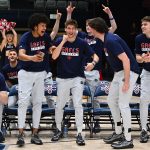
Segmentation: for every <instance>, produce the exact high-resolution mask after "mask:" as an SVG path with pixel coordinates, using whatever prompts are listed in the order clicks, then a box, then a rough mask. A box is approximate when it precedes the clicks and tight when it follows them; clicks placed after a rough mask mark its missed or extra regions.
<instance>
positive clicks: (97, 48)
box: [78, 32, 103, 71]
mask: <svg viewBox="0 0 150 150" xmlns="http://www.w3.org/2000/svg"><path fill="white" fill-rule="evenodd" d="M78 37H80V38H82V39H84V40H85V41H86V42H87V43H88V45H89V46H90V47H91V48H92V50H93V51H94V52H95V53H96V55H97V56H98V57H99V62H98V63H97V64H96V65H95V67H94V68H93V70H98V71H100V70H101V69H102V55H103V43H102V42H101V41H100V40H99V39H96V38H94V37H93V36H89V35H88V34H87V33H85V32H78ZM86 61H87V62H91V61H92V60H91V57H90V58H87V60H86Z"/></svg>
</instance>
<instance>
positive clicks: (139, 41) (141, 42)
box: [135, 34, 150, 71]
mask: <svg viewBox="0 0 150 150" xmlns="http://www.w3.org/2000/svg"><path fill="white" fill-rule="evenodd" d="M147 52H150V38H147V37H146V35H145V34H139V35H137V36H136V38H135V53H136V54H140V55H142V54H143V53H147ZM142 67H143V68H144V69H145V70H147V71H150V63H143V66H142Z"/></svg>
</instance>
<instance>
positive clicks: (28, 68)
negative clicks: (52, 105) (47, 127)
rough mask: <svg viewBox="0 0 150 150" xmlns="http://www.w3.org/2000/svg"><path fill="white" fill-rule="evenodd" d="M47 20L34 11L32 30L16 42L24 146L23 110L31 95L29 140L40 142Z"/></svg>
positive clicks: (47, 68) (30, 22) (47, 42)
mask: <svg viewBox="0 0 150 150" xmlns="http://www.w3.org/2000/svg"><path fill="white" fill-rule="evenodd" d="M48 23H49V19H48V18H47V16H45V15H44V14H38V13H37V14H33V15H32V16H31V17H30V19H29V28H30V29H31V31H29V32H26V33H25V34H23V35H22V37H21V39H20V43H19V59H20V60H21V70H20V71H19V72H18V90H19V100H18V127H19V135H18V141H17V145H18V146H24V144H25V142H24V138H23V128H24V126H25V117H26V110H27V107H28V104H29V101H30V97H32V104H33V109H32V110H33V113H32V120H33V131H32V137H31V143H33V144H38V145H41V144H43V143H42V140H41V139H40V138H39V136H38V134H37V133H38V127H39V122H40V118H41V106H42V100H43V99H44V78H45V76H46V71H49V66H48V64H49V63H48V62H49V55H48V53H49V52H50V46H51V45H50V44H51V39H50V36H49V35H48V34H47V33H45V31H46V28H47V25H48Z"/></svg>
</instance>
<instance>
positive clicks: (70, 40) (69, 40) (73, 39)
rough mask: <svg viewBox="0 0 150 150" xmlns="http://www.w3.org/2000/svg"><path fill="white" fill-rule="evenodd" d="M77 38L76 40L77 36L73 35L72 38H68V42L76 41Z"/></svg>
mask: <svg viewBox="0 0 150 150" xmlns="http://www.w3.org/2000/svg"><path fill="white" fill-rule="evenodd" d="M75 40H76V36H74V37H72V38H69V39H68V42H71V43H72V42H74V41H75Z"/></svg>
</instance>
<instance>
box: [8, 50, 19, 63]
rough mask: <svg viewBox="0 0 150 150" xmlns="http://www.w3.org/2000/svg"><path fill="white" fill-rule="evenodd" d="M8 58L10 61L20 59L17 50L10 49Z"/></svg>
mask: <svg viewBox="0 0 150 150" xmlns="http://www.w3.org/2000/svg"><path fill="white" fill-rule="evenodd" d="M8 59H9V61H10V62H15V61H16V60H17V59H18V55H17V53H16V51H9V54H8Z"/></svg>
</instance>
